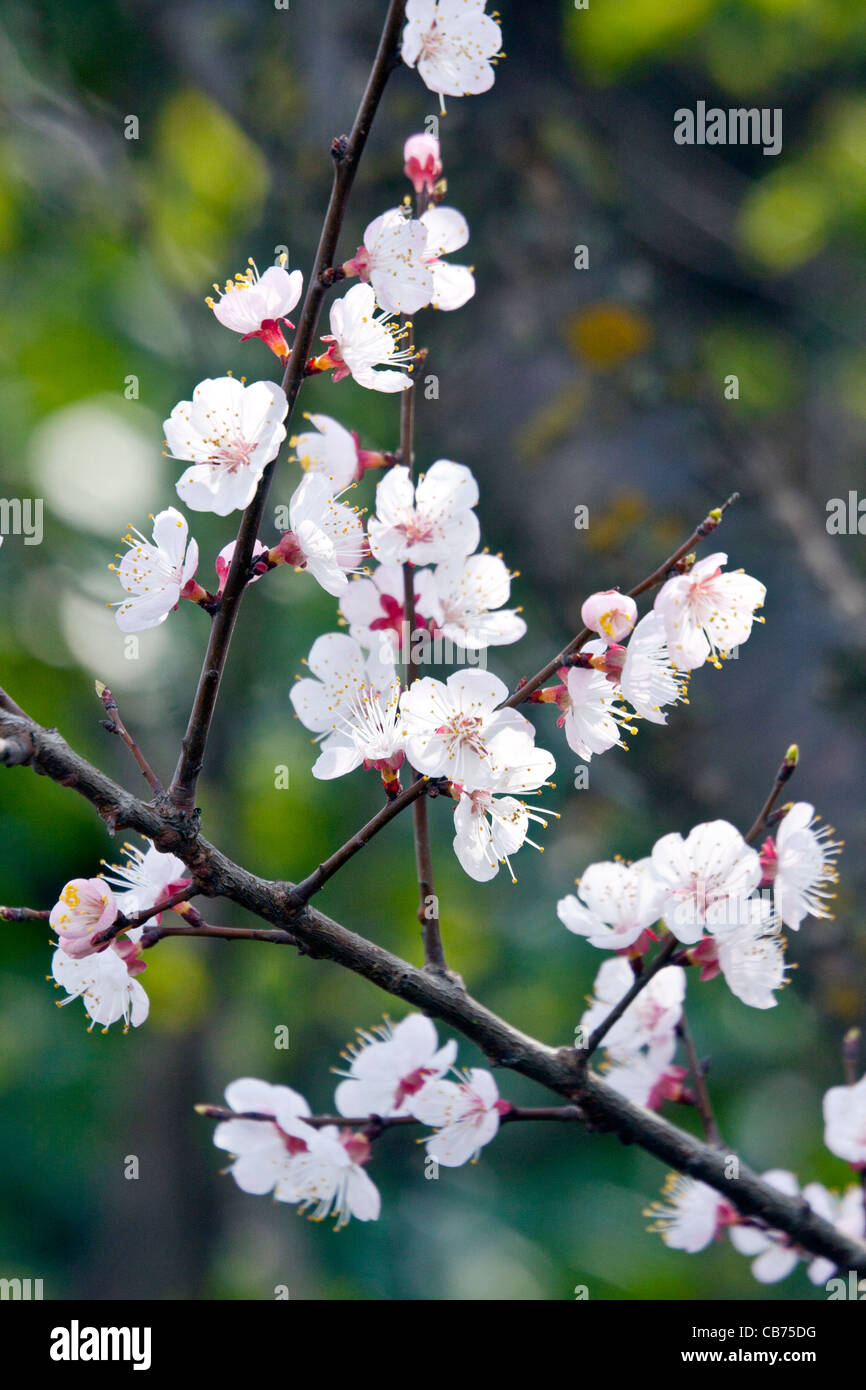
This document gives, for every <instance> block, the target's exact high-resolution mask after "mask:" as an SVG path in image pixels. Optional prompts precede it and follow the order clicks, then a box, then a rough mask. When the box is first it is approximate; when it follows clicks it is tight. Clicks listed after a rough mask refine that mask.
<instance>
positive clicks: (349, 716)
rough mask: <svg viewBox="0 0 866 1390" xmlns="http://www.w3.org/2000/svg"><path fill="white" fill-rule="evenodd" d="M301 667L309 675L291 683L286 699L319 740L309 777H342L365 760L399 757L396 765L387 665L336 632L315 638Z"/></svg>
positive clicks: (395, 719)
mask: <svg viewBox="0 0 866 1390" xmlns="http://www.w3.org/2000/svg"><path fill="white" fill-rule="evenodd" d="M307 666H308V668H309V670H310V672H311V675H310V676H309V677H307V678H305V679H303V680H299V681H296V682H295V684H294V686H293V687H292V690H291V692H290V698H291V701H292V705H293V707H294V710H295V713H296V714H297V716H298V718H299V719H300V721H301V723H302V724H304V725H305V727H306V728H308V729H311V730H312V731H313V732H314V733H315V734H317V735H318V738H317V740H316V741H317V742H318V741H321V745H322V747H321V752H320V753H319V757H318V758H317V760H316V762H315V764H314V765H313V776H314V777H319V778H323V779H329V778H332V777H342V776H344V775H345V774H346V773H347V772H352V771H353V770H354V769H355V768H357V767H360V766H361V765H362V763H363V762H364V761H365V759H366V760H367V761H368V762H369V763H370V764H372V765H378V764H379V763H380V762H390V761H392V760H393V759H395V758H396V757H397V755H398V754H400V759H399V761H402V749H403V743H404V738H403V731H402V723H401V720H400V718H399V714H398V699H399V684H398V683H397V680H396V675H395V672H394V668H393V666H392V665H389V664H388V663H386V662H380V661H379V660H378V658H377V657H376V655H375V654H374V653H370V654H365V653H364V652H363V651H362V649H361V647H360V645H359V644H358V643H357V642H356V641H355V640H354V638H352V637H349V636H347V635H346V634H345V633H342V632H329V633H326V634H325V635H324V636H323V637H318V638H316V641H315V642H314V643H313V646H312V647H311V649H310V655H309V657H308V659H307ZM399 761H398V764H397V765H398V766H399Z"/></svg>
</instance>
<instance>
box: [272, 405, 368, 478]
mask: <svg viewBox="0 0 866 1390" xmlns="http://www.w3.org/2000/svg"><path fill="white" fill-rule="evenodd" d="M304 419H305V420H309V422H310V424H311V425H312V426H313V429H312V430H305V431H304V433H303V434H294V435H292V437H291V439H290V440H289V446H290V447H291V448H292V449H294V451H295V456H296V457H297V460H298V462H299V463H300V465H301V467H302V468H303V469H304V470H305V472H307V473H321V474H322V476H323V477H325V478H327V479H328V480H329V482H330V483H331V486H332V494H333V493H339V492H343V491H344V489H345V488H347V487H349V486H350V485H351V484H352V483H355V482H357V481H358V479H359V478H360V476H361V473H362V471H363V470H362V469H361V468H360V467H359V462H358V439H357V436H356V435H355V434H353V433H352V431H351V430H347V429H346V428H345V427H344V426H343V425H341V424H340V422H339V421H338V420H332V419H331V417H330V415H305V416H304Z"/></svg>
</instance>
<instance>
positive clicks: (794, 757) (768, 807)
mask: <svg viewBox="0 0 866 1390" xmlns="http://www.w3.org/2000/svg"><path fill="white" fill-rule="evenodd" d="M799 759H800V754H799V750H798V748H797V745H796V743H792V744H791V747H790V748H789V749H788V751H787V753H786V754H785V757H784V759H783V761H782V765H781V767H780V768H779V771H778V772H777V773H776V779H775V781H774V782H773V786H772V789H771V791H770V795H769V796H768V797H767V800H766V801H765V802H764V804H763V806H762V807H761V810H760V813H759V815H758V818H757V820H756V821H755V823H754V825H753V826H752V828H751V830H749V831H748V832H747V833H746V835H744V836H743V838H744V840H745V841H746V843H747V844H751V843H752V841H753V840H754V839H756V838H757V836H758V835H760V833H761V830H762V829H763V827H764V826H765V825H766V823H767V818H768V816H769V814H770V812H771V811H772V809H773V807H774V806H775V804H776V801H777V799H778V797H779V793H780V792H781V790H782V788H783V787H784V785H785V783H786V782H787V781H789V780H790V778H791V777H793V775H794V770H795V768H796V766H797V763H798V762H799Z"/></svg>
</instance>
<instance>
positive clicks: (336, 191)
mask: <svg viewBox="0 0 866 1390" xmlns="http://www.w3.org/2000/svg"><path fill="white" fill-rule="evenodd" d="M405 9H406V0H391V3H390V5H389V6H388V14H387V16H386V19H385V24H384V27H383V29H382V36H381V39H380V41H379V48H378V51H377V53H376V58H375V60H374V62H373V67H372V69H371V72H370V77H369V80H368V82H367V86H366V89H365V91H364V95H363V97H362V98H361V103H360V106H359V107H358V112H357V115H356V117H355V123H354V125H353V126H352V133H351V135H350V136H349V138H348V140H346V139H345V137H342V136H341V137H340V138H339V139H336V140H334V142H333V144H332V146H331V154H332V158H333V160H334V182H333V186H332V189H331V197H330V201H329V203H328V209H327V212H326V214H325V220H324V223H323V225H322V233H321V236H320V239H319V245H318V249H317V251H316V259H315V263H314V266H313V270H312V272H311V274H310V278H309V280H308V282H307V293H306V296H305V298H304V305H303V309H302V310H301V316H300V318H299V319H298V328H297V332H296V333H295V339H294V343H293V346H292V351H291V355H290V357H289V360H288V362H287V364H286V369H285V372H284V374H283V381H282V386H283V390H284V391H285V393H286V398H287V400H288V403H289V406H288V412H287V414H286V418H285V424H286V425H287V426H288V424H289V421H290V420H291V417H292V412H293V411H294V408H295V402H296V400H297V397H298V392H299V390H300V388H301V384H302V383H303V380H304V371H305V368H306V364H307V359H308V358H309V356H310V349H311V347H312V343H313V338H314V336H315V332H316V328H317V326H318V322H319V314H320V312H321V308H322V302H323V299H324V296H325V293H326V289H325V286H324V284H323V283H322V280H321V274H322V271H323V270H326V269H327V268H328V267H329V266H331V264H332V263H333V261H334V257H335V253H336V249H337V242H338V239H339V236H340V231H341V229H342V225H343V218H344V215H345V211H346V204H347V202H348V198H349V193H350V191H351V188H352V184H353V182H354V179H355V173H356V171H357V168H358V161H359V160H360V158H361V155H362V153H363V150H364V146H365V145H366V143H367V136H368V134H369V132H370V126H371V124H372V122H373V117H374V116H375V114H376V111H377V109H378V106H379V102H380V100H381V97H382V93H383V92H384V90H385V84H386V82H387V81H388V77H389V75H390V73H391V71H392V69H393V68H394V67H395V66H396V65H397V63H398V62H399V58H398V43H399V38H400V29H401V26H402V23H403V18H404V14H405ZM276 462H277V460H274V461H273V462H271V463H269V464H268V466H267V467H266V469H265V470H264V473H263V475H262V480H261V482H260V483H259V486H258V491H257V492H256V495H255V497H254V498H253V500H252V502H251V503H250V505H249V506H248V507H247V509H246V511H245V512H244V515H243V520H242V521H241V524H240V529H239V530H238V534H237V542H236V545H235V552H234V555H233V557H232V563H231V566H230V567H229V572H228V576H227V578H226V583H225V588H224V590H223V594H222V602H221V604H220V607H219V609H218V611H217V612H216V614H215V615H214V617H213V622H212V624H211V632H210V640H209V642H208V646H207V651H206V653H205V658H204V662H203V665H202V669H201V675H200V676H199V682H198V687H197V689H196V693H195V699H194V700H193V706H192V710H191V712H190V716H189V722H188V724H187V728H186V733H185V734H184V737H183V743H182V745H181V754H180V758H179V759H178V764H177V767H176V769H175V773H174V777H173V778H172V783H171V787H170V790H169V795H170V797H171V800H172V802H173V804H174V805H175V806H176V807H177V808H178V810H180V811H182V812H183V813H184V814H186V815H190V814H191V813H192V812H193V810H194V805H195V792H196V785H197V782H198V778H199V775H200V773H201V769H202V763H203V760H204V753H205V747H206V744H207V739H208V734H209V732H210V726H211V722H212V720H213V716H214V710H215V708H216V702H217V695H218V693H219V687H220V682H221V680H222V675H223V671H224V669H225V664H226V660H227V658H228V651H229V644H230V642H231V638H232V633H233V631H234V626H235V622H236V620H237V615H238V609H239V607H240V602H241V599H242V597H243V594H244V590H245V589H246V586H247V581H248V578H249V573H250V562H251V559H252V554H253V547H254V545H255V542H256V540H257V538H258V532H259V527H260V526H261V523H262V518H263V516H264V513H265V507H266V505H267V500H268V493H269V491H270V486H271V482H272V480H273V476H274V472H275V468H276Z"/></svg>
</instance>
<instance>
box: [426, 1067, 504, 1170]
mask: <svg viewBox="0 0 866 1390" xmlns="http://www.w3.org/2000/svg"><path fill="white" fill-rule="evenodd" d="M463 1076H464V1079H463V1080H462V1081H460V1082H454V1081H446V1080H440V1081H430V1082H428V1084H427V1085H426V1086H425V1087H424V1089H423V1090H422V1091H419V1093H418V1095H417V1096H416V1097H415V1101H414V1103H413V1107H412V1110H413V1114H414V1115H415V1118H416V1119H417V1120H420V1121H421V1123H422V1124H425V1125H431V1126H432V1127H433V1128H434V1129H436V1130H437V1133H436V1134H434V1135H433V1136H432V1138H430V1139H428V1140H426V1148H427V1152H428V1154H429V1155H430V1157H431V1158H433V1159H435V1160H436V1162H437V1163H441V1164H442V1166H443V1167H445V1168H459V1167H461V1166H462V1165H463V1164H464V1163H468V1162H470V1160H473V1161H474V1160H475V1159H476V1158H477V1157H478V1154H479V1153H480V1151H481V1150H482V1149H483V1147H484V1145H485V1144H489V1143H490V1141H491V1139H494V1138H495V1137H496V1135H497V1133H498V1132H499V1120H500V1116H501V1115H502V1114H503V1113H505V1112H507V1111H508V1110H510V1108H511V1107H510V1105H509V1104H508V1103H507V1102H506V1101H501V1100H500V1099H499V1091H498V1090H497V1087H496V1082H495V1081H494V1079H493V1077H492V1076H491V1074H490V1072H489V1071H484V1070H483V1069H482V1068H480V1067H473V1068H472V1069H471V1070H470V1071H467V1072H464V1073H463Z"/></svg>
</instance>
